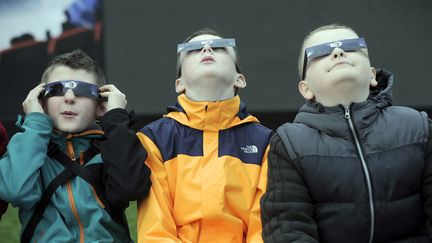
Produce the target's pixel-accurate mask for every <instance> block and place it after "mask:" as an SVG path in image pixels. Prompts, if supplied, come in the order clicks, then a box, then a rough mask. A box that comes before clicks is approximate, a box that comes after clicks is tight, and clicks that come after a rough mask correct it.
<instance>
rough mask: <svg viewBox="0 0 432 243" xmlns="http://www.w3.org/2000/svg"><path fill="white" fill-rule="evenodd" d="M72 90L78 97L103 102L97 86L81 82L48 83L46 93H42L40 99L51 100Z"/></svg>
mask: <svg viewBox="0 0 432 243" xmlns="http://www.w3.org/2000/svg"><path fill="white" fill-rule="evenodd" d="M69 89H71V90H72V91H73V92H74V95H76V96H84V97H88V98H91V99H95V100H103V99H102V98H101V97H100V96H99V88H98V86H97V85H95V84H91V83H87V82H84V81H79V80H62V81H55V82H52V83H47V84H46V85H45V92H42V93H41V95H40V98H41V99H43V98H50V97H53V96H63V95H65V94H66V92H67V91H68V90H69Z"/></svg>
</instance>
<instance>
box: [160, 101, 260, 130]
mask: <svg viewBox="0 0 432 243" xmlns="http://www.w3.org/2000/svg"><path fill="white" fill-rule="evenodd" d="M168 112H169V113H168V114H167V115H165V117H170V118H172V119H175V120H176V121H178V122H180V123H181V124H183V125H186V126H189V127H192V128H196V129H200V130H221V129H226V128H229V127H233V126H237V125H239V124H242V123H246V122H259V121H258V119H256V118H255V117H253V116H251V115H250V114H248V113H247V112H246V105H245V104H244V103H243V102H241V101H240V97H239V96H238V95H236V96H234V97H233V98H230V99H227V100H222V101H192V100H190V99H189V98H188V97H187V96H186V95H185V94H181V95H179V96H178V98H177V103H176V104H175V105H174V106H170V107H168Z"/></svg>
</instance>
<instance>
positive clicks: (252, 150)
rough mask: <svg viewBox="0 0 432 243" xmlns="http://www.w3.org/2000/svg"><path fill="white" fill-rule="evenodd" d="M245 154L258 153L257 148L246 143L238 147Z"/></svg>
mask: <svg viewBox="0 0 432 243" xmlns="http://www.w3.org/2000/svg"><path fill="white" fill-rule="evenodd" d="M240 149H241V150H243V152H244V153H246V154H256V153H258V148H257V146H255V145H246V146H244V147H241V148H240Z"/></svg>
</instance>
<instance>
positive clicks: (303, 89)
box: [298, 80, 315, 100]
mask: <svg viewBox="0 0 432 243" xmlns="http://www.w3.org/2000/svg"><path fill="white" fill-rule="evenodd" d="M298 89H299V92H300V94H302V95H303V97H304V98H305V99H307V100H312V99H313V97H314V96H315V95H314V93H313V92H312V90H311V89H310V87H309V84H308V82H307V81H305V80H302V81H300V82H299V84H298Z"/></svg>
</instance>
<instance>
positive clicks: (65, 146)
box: [0, 113, 131, 242]
mask: <svg viewBox="0 0 432 243" xmlns="http://www.w3.org/2000/svg"><path fill="white" fill-rule="evenodd" d="M20 123H21V122H20V121H18V122H17V125H18V126H20V127H21V128H22V130H23V132H20V133H17V134H15V135H14V136H13V137H12V138H11V140H10V143H9V145H8V147H7V152H6V153H5V154H4V155H3V156H2V157H1V160H0V198H2V199H3V200H5V201H8V202H11V203H12V204H13V206H14V207H19V218H20V221H21V224H22V225H23V228H24V227H25V226H26V225H27V223H28V221H29V219H30V217H31V216H32V214H33V212H34V210H35V206H36V205H37V203H38V202H39V200H40V199H41V196H42V194H43V192H44V189H45V188H46V187H47V186H48V185H49V183H50V182H51V181H52V180H53V179H54V178H55V177H56V176H57V175H58V174H59V173H61V172H62V171H63V170H64V169H65V168H64V167H63V166H62V165H61V164H60V163H59V162H57V161H55V160H54V159H53V158H51V157H48V156H47V149H48V145H49V143H50V141H51V143H55V144H57V145H58V146H59V147H60V149H61V150H62V151H63V152H64V153H65V154H66V155H68V156H69V157H70V158H72V157H74V156H75V157H76V161H77V163H78V162H80V154H82V152H84V151H86V150H87V149H88V148H89V147H90V146H91V143H92V140H94V139H101V138H102V137H103V132H102V131H101V130H87V131H84V132H81V133H79V134H68V135H66V134H61V133H60V132H56V131H53V122H52V120H51V119H50V117H49V116H47V115H46V114H43V113H30V114H28V115H27V116H26V118H25V121H24V122H23V123H22V125H19V124H20ZM102 163H103V162H102V158H101V155H100V154H97V155H96V156H94V157H93V158H91V159H90V160H89V161H88V162H87V163H86V164H84V165H82V166H85V167H86V168H90V167H91V168H93V169H94V168H96V167H99V168H98V169H96V170H93V171H98V172H99V174H100V175H101V176H100V177H101V180H103V181H106V177H109V176H110V175H109V174H108V175H107V173H105V172H100V169H102V170H104V167H103V166H102V165H103V164H102ZM105 207H106V205H104V203H103V202H102V200H100V198H99V197H98V195H97V194H96V191H95V189H94V188H93V187H92V186H91V185H90V184H89V183H87V182H86V181H85V180H84V179H82V178H80V177H73V178H71V179H70V180H68V181H67V182H66V183H65V184H63V185H61V186H59V187H58V188H57V190H56V191H55V192H54V194H53V195H52V197H51V201H50V203H49V204H48V206H47V208H46V210H45V212H44V214H43V217H42V219H41V221H40V222H39V224H38V225H37V227H36V229H35V232H34V234H33V238H32V241H31V242H131V240H130V238H129V235H128V232H127V230H126V229H125V228H124V227H122V226H121V225H120V224H118V223H116V222H115V221H114V220H113V218H112V217H111V216H110V214H108V212H107V210H105ZM123 210H124V209H123ZM123 213H124V211H123Z"/></svg>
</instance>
